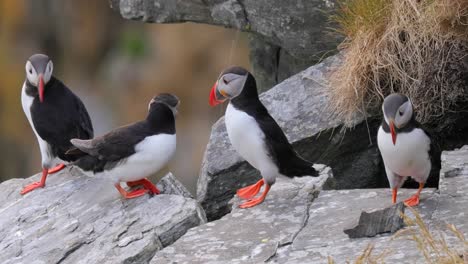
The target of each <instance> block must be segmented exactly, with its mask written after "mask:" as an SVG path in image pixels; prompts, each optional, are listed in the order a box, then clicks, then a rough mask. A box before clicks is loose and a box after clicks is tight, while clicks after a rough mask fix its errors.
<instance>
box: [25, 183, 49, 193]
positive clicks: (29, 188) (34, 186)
mask: <svg viewBox="0 0 468 264" xmlns="http://www.w3.org/2000/svg"><path fill="white" fill-rule="evenodd" d="M44 186H45V184H43V183H41V182H33V183H31V184H29V185H27V186H25V187H24V188H23V190H21V192H20V193H21V194H27V193H28V192H30V191H33V190H35V189H37V188H43V187H44Z"/></svg>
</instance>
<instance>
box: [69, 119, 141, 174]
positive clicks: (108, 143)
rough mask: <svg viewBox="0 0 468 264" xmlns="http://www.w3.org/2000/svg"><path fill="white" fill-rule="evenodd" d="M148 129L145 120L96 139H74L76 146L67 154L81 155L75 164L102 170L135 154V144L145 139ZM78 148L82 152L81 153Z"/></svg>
mask: <svg viewBox="0 0 468 264" xmlns="http://www.w3.org/2000/svg"><path fill="white" fill-rule="evenodd" d="M147 130H148V129H147V125H146V124H145V121H141V122H137V123H134V124H131V125H127V126H123V127H120V128H117V129H114V130H112V131H111V132H109V133H107V134H105V135H103V136H100V137H97V138H95V139H91V140H79V139H72V140H71V142H72V144H73V145H74V146H75V148H72V149H70V150H69V151H68V152H67V154H69V155H79V156H81V158H80V159H78V160H77V161H76V162H75V165H77V166H79V167H81V168H82V169H84V170H92V171H94V172H100V171H103V170H104V169H105V168H108V167H111V166H113V165H114V164H116V163H118V162H120V161H122V160H124V159H126V158H128V157H129V156H130V155H132V154H134V153H135V145H137V144H138V143H139V142H141V141H142V140H143V139H145V137H146V136H147V135H148V131H147ZM77 149H79V151H81V152H82V153H81V154H79V153H78V151H77Z"/></svg>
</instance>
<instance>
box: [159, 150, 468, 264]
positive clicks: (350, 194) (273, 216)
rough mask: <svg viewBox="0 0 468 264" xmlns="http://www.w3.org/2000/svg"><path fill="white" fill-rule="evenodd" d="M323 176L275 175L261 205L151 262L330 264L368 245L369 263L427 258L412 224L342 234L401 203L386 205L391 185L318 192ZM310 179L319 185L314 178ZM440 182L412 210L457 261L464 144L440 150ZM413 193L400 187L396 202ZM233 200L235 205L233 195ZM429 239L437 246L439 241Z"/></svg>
mask: <svg viewBox="0 0 468 264" xmlns="http://www.w3.org/2000/svg"><path fill="white" fill-rule="evenodd" d="M321 177H324V176H323V172H322V176H321ZM323 179H324V178H322V179H320V178H310V177H304V178H295V179H294V180H284V179H280V180H279V181H278V182H277V184H275V185H274V186H273V188H272V189H271V191H270V195H269V196H268V197H267V199H266V200H265V201H264V202H263V203H262V204H260V205H258V206H256V207H253V208H249V209H239V208H237V207H234V208H233V210H232V212H231V213H230V214H228V215H225V216H224V217H222V218H221V219H219V220H216V221H213V222H209V223H207V224H203V225H201V226H198V227H195V228H192V229H191V230H189V231H188V232H187V233H186V234H185V235H184V236H182V237H181V238H180V239H179V240H178V241H176V242H175V243H174V244H172V245H170V246H169V247H166V248H165V249H163V250H161V251H158V252H157V253H156V254H155V256H154V258H153V259H152V260H151V262H150V263H178V264H185V263H187V264H188V263H190V264H192V263H263V262H265V261H266V262H268V263H288V264H300V263H330V260H331V259H332V260H333V261H334V262H333V263H349V262H352V263H354V262H355V261H356V259H357V258H358V257H360V256H361V255H362V254H363V253H364V252H365V249H366V248H368V246H369V245H372V248H373V250H372V252H371V254H370V255H371V258H372V257H374V258H376V257H377V256H378V255H380V254H381V253H385V254H384V255H383V259H380V260H379V261H376V262H375V263H383V262H385V263H423V262H426V260H425V258H424V255H423V253H422V252H421V251H420V250H419V249H418V248H419V247H418V243H417V242H415V241H414V240H413V239H412V234H413V233H412V232H411V231H410V230H414V231H415V232H416V236H418V233H419V231H418V230H419V229H418V228H417V227H405V228H404V229H403V232H399V233H397V234H396V235H387V234H382V235H377V236H375V237H369V238H367V237H366V238H356V239H351V238H349V237H348V236H347V235H346V234H345V233H344V232H343V230H345V229H348V228H351V227H354V226H356V225H357V224H358V222H359V218H360V215H361V213H362V212H363V211H375V210H377V211H379V210H382V209H384V208H394V209H397V208H398V207H399V206H401V204H400V205H398V206H395V207H392V206H391V205H392V204H391V196H392V193H391V190H390V189H388V188H387V189H355V190H322V191H318V190H319V189H320V188H316V187H319V186H320V185H321V183H323V181H324V180H323ZM317 180H318V181H319V182H320V183H314V181H317ZM310 186H315V188H314V187H312V188H311V187H310ZM322 186H323V185H322ZM439 186H440V189H439V190H436V189H432V188H426V189H424V190H423V192H422V194H421V203H420V205H419V206H417V207H415V209H416V210H417V211H418V213H419V215H420V216H421V218H422V220H423V221H424V223H425V224H426V226H427V227H428V230H429V231H430V232H432V233H433V235H434V236H435V237H438V233H439V232H441V233H443V234H444V239H445V241H446V242H447V246H448V248H449V249H451V250H453V251H455V252H456V255H457V256H460V258H463V257H465V258H468V255H465V256H463V255H464V254H468V252H466V251H465V252H464V245H463V242H461V241H460V239H459V238H457V237H456V235H455V234H454V233H452V232H451V231H449V230H448V229H447V226H448V224H453V225H454V226H455V227H456V228H458V230H459V231H460V233H461V234H462V235H463V236H465V237H467V235H468V223H467V222H466V215H467V214H468V207H467V206H466V204H467V202H468V193H467V192H466V188H468V146H465V147H463V148H462V149H459V150H455V151H447V152H444V153H443V154H442V170H441V172H440V184H439ZM415 191H416V190H414V189H401V190H400V191H399V196H398V200H399V201H402V200H403V199H405V198H407V197H409V196H411V195H412V194H414V192H415ZM317 195H318V196H317ZM234 201H235V204H238V202H239V201H238V200H237V198H235V199H234ZM383 211H385V210H383ZM405 214H406V215H407V216H409V217H411V218H414V217H415V216H414V215H413V213H412V210H408V209H406V212H405ZM392 215H394V214H392ZM361 223H362V224H364V225H365V224H366V223H363V222H361ZM371 224H372V223H371ZM434 243H436V245H437V247H439V248H438V249H439V250H441V248H442V246H441V244H439V242H438V241H434ZM441 252H443V250H441ZM439 254H443V253H439ZM429 255H430V257H431V258H432V260H431V263H440V262H439V261H437V259H435V258H436V257H437V254H432V255H431V254H429ZM348 261H349V262H348ZM370 262H372V261H370ZM373 263H374V262H373ZM460 263H462V260H461V259H460Z"/></svg>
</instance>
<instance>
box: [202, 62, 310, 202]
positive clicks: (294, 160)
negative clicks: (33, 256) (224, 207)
mask: <svg viewBox="0 0 468 264" xmlns="http://www.w3.org/2000/svg"><path fill="white" fill-rule="evenodd" d="M227 99H230V102H229V105H228V107H227V109H226V114H225V123H226V129H227V132H228V136H229V139H230V141H231V144H232V146H233V147H234V149H235V150H236V151H237V152H238V153H239V154H240V155H241V156H242V157H243V158H244V159H245V160H246V161H247V162H249V163H250V164H251V165H252V166H253V167H255V168H256V169H258V170H259V171H260V173H261V174H262V177H263V179H262V180H260V181H259V182H258V183H257V184H254V185H252V186H248V187H245V188H243V189H241V190H239V191H238V195H239V196H240V197H241V198H246V199H250V198H253V196H255V195H256V194H257V193H258V192H259V190H260V187H261V186H262V185H263V184H266V188H265V191H264V193H263V194H262V196H261V197H259V198H256V199H253V200H251V201H248V202H246V203H244V204H242V205H241V207H242V208H247V207H251V206H254V205H256V204H259V203H261V202H262V201H263V200H264V198H265V196H266V194H267V193H268V190H269V188H270V186H271V185H273V184H274V183H275V180H276V177H278V176H286V177H294V176H306V175H309V176H317V175H318V173H317V171H316V170H315V169H314V168H313V163H311V162H308V161H306V160H304V159H303V158H301V157H300V156H299V155H298V154H297V153H296V152H295V151H294V149H293V147H292V146H291V144H290V143H289V142H288V139H287V138H286V136H285V134H284V132H283V131H282V129H281V128H280V126H279V125H278V124H277V123H276V121H275V120H274V119H273V118H272V117H271V115H270V114H269V113H268V110H267V109H266V108H265V106H264V105H263V104H262V103H261V101H260V99H259V98H258V92H257V86H256V82H255V78H254V77H253V75H252V74H251V73H249V72H248V71H247V70H245V69H243V68H241V67H232V68H229V69H227V70H225V71H224V72H223V73H222V74H221V76H220V78H219V79H218V80H217V82H216V84H215V86H214V87H213V88H212V91H211V95H210V104H211V105H212V106H214V105H216V104H218V103H221V102H223V101H225V100H227Z"/></svg>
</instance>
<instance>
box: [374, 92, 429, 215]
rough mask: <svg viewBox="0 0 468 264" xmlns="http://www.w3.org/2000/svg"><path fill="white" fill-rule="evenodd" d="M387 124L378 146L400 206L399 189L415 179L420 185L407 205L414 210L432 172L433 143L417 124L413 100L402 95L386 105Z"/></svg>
mask: <svg viewBox="0 0 468 264" xmlns="http://www.w3.org/2000/svg"><path fill="white" fill-rule="evenodd" d="M382 111H383V115H384V120H383V121H382V125H381V126H380V128H379V131H378V134H377V143H378V147H379V150H380V153H381V155H382V159H383V161H384V165H385V171H386V174H387V178H388V181H389V184H390V187H391V188H392V190H393V196H392V202H393V203H395V202H396V196H397V191H398V188H400V187H401V186H402V185H403V183H404V182H405V181H406V179H407V177H412V178H413V179H414V180H415V181H417V182H418V183H419V186H420V188H419V190H418V192H417V193H416V195H414V196H412V197H411V198H409V199H407V200H406V201H405V204H407V205H409V206H414V205H417V204H418V203H419V194H420V192H421V190H422V188H423V186H424V184H425V182H426V181H427V178H428V177H429V174H430V171H431V155H430V150H431V139H430V137H429V135H428V134H427V133H426V132H425V131H424V129H423V128H422V126H421V125H420V124H419V123H418V122H417V121H416V120H415V118H414V112H413V105H412V103H411V100H410V99H409V98H408V97H407V96H404V95H401V94H391V95H389V96H387V97H386V98H385V100H384V103H383V105H382Z"/></svg>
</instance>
